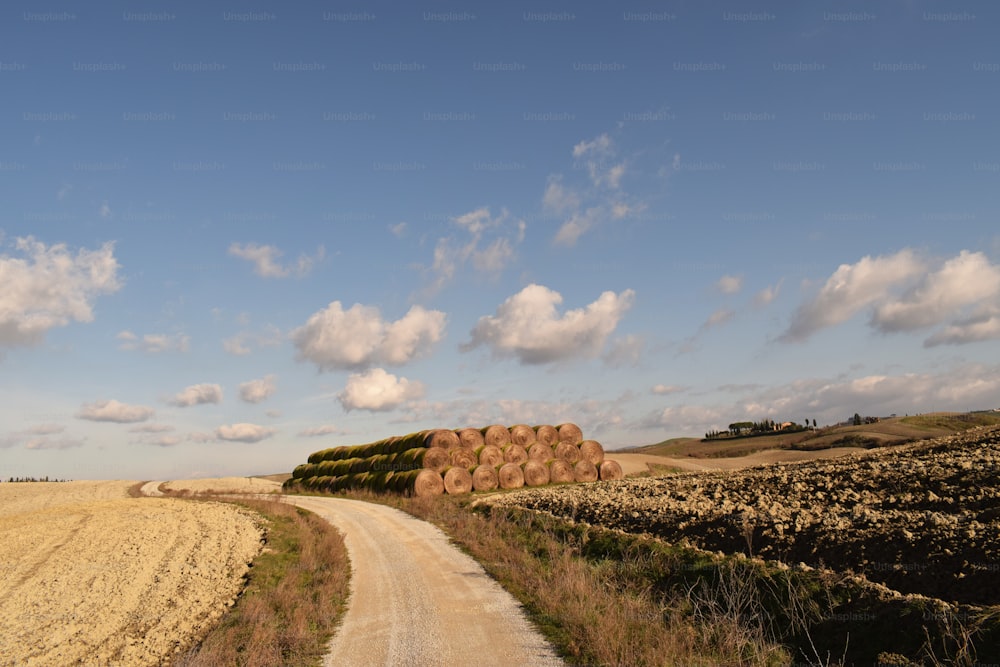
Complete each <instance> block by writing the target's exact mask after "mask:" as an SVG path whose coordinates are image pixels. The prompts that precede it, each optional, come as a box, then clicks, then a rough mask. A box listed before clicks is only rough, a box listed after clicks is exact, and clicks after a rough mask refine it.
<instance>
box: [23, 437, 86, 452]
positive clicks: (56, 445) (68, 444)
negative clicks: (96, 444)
mask: <svg viewBox="0 0 1000 667" xmlns="http://www.w3.org/2000/svg"><path fill="white" fill-rule="evenodd" d="M83 444H84V440H82V439H80V438H58V439H55V440H53V439H51V438H44V437H43V438H32V439H30V440H28V441H27V442H26V443H24V448H25V449H74V448H76V447H83Z"/></svg>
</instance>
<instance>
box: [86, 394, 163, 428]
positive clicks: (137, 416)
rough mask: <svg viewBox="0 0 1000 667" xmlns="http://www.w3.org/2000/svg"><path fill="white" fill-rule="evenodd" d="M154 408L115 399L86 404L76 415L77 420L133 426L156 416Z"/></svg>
mask: <svg viewBox="0 0 1000 667" xmlns="http://www.w3.org/2000/svg"><path fill="white" fill-rule="evenodd" d="M155 412H156V411H155V410H153V408H149V407H146V406H145V405H128V404H127V403H120V402H119V401H116V400H114V399H111V400H103V401H95V402H93V403H84V404H83V406H81V408H80V411H79V412H78V413H77V414H76V418H77V419H86V420H87V421H94V422H115V423H117V424H132V423H135V422H144V421H146V420H147V419H149V418H150V417H152V416H153V415H154V414H155Z"/></svg>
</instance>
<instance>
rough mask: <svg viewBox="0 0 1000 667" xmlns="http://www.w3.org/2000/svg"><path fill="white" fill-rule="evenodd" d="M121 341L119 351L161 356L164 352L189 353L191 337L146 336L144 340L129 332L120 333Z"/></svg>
mask: <svg viewBox="0 0 1000 667" xmlns="http://www.w3.org/2000/svg"><path fill="white" fill-rule="evenodd" d="M115 337H116V338H117V339H118V340H120V341H121V343H120V344H119V346H118V347H119V349H122V350H139V351H141V352H145V353H146V354H160V353H163V352H187V351H188V349H189V348H190V343H191V337H190V336H187V335H185V334H181V333H178V334H145V335H143V336H142V338H139V337H138V336H137V335H135V334H134V333H132V332H131V331H129V330H127V329H126V330H125V331H120V332H119V333H118V335H117V336H115Z"/></svg>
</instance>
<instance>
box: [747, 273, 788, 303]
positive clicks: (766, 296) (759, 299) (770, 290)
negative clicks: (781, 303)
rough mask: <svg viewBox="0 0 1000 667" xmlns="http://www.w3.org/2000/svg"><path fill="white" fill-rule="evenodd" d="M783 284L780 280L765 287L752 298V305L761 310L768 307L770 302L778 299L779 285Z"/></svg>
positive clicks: (782, 280)
mask: <svg viewBox="0 0 1000 667" xmlns="http://www.w3.org/2000/svg"><path fill="white" fill-rule="evenodd" d="M783 282H784V279H783V278H782V279H781V280H779V281H778V282H777V283H775V284H774V285H772V286H770V287H765V288H764V289H762V290H761V291H759V292H757V294H756V295H755V296H754V298H753V304H754V305H755V306H757V307H758V308H763V307H764V306H767V305H770V304H771V302H772V301H774V300H775V299H777V298H778V293H779V292H780V291H781V284H782V283H783Z"/></svg>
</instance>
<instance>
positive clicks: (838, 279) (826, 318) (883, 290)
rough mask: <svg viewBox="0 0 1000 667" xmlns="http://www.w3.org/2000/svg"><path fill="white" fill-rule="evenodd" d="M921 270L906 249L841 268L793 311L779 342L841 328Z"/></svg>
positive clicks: (917, 274) (921, 265)
mask: <svg viewBox="0 0 1000 667" xmlns="http://www.w3.org/2000/svg"><path fill="white" fill-rule="evenodd" d="M925 270H926V267H925V265H924V262H923V261H921V260H920V259H918V258H917V257H916V255H915V254H914V253H913V251H912V250H910V249H909V248H906V249H903V250H900V251H899V252H898V253H896V254H894V255H888V256H880V257H875V258H872V257H863V258H862V259H861V260H859V261H858V262H857V263H856V264H841V265H840V267H839V268H838V269H837V270H836V271H835V272H834V273H833V275H832V276H830V278H829V279H828V280H827V281H826V284H825V285H823V288H822V289H821V290H820V292H819V294H818V295H816V297H815V298H813V299H812V300H810V301H807V302H805V303H803V304H801V305H800V306H799V307H798V308H797V309H796V311H795V313H794V314H793V315H792V322H791V324H790V325H789V327H788V329H787V330H786V331H785V333H784V334H782V336H781V337H780V340H782V341H786V342H802V341H805V340H806V339H808V338H809V337H810V336H812V335H813V334H814V333H816V332H817V331H819V330H821V329H824V328H826V327H831V326H834V325H837V324H841V323H843V322H845V321H847V320H849V319H850V318H851V317H853V316H854V315H855V314H856V313H858V312H859V311H861V310H862V309H864V308H866V307H868V306H870V305H872V304H874V303H877V302H879V301H882V300H883V299H885V298H886V296H887V295H888V294H889V291H890V290H891V289H892V288H894V287H896V286H898V285H900V284H905V283H907V282H909V281H911V280H913V279H914V278H916V277H918V276H920V275H921V274H923V272H924V271H925Z"/></svg>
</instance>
